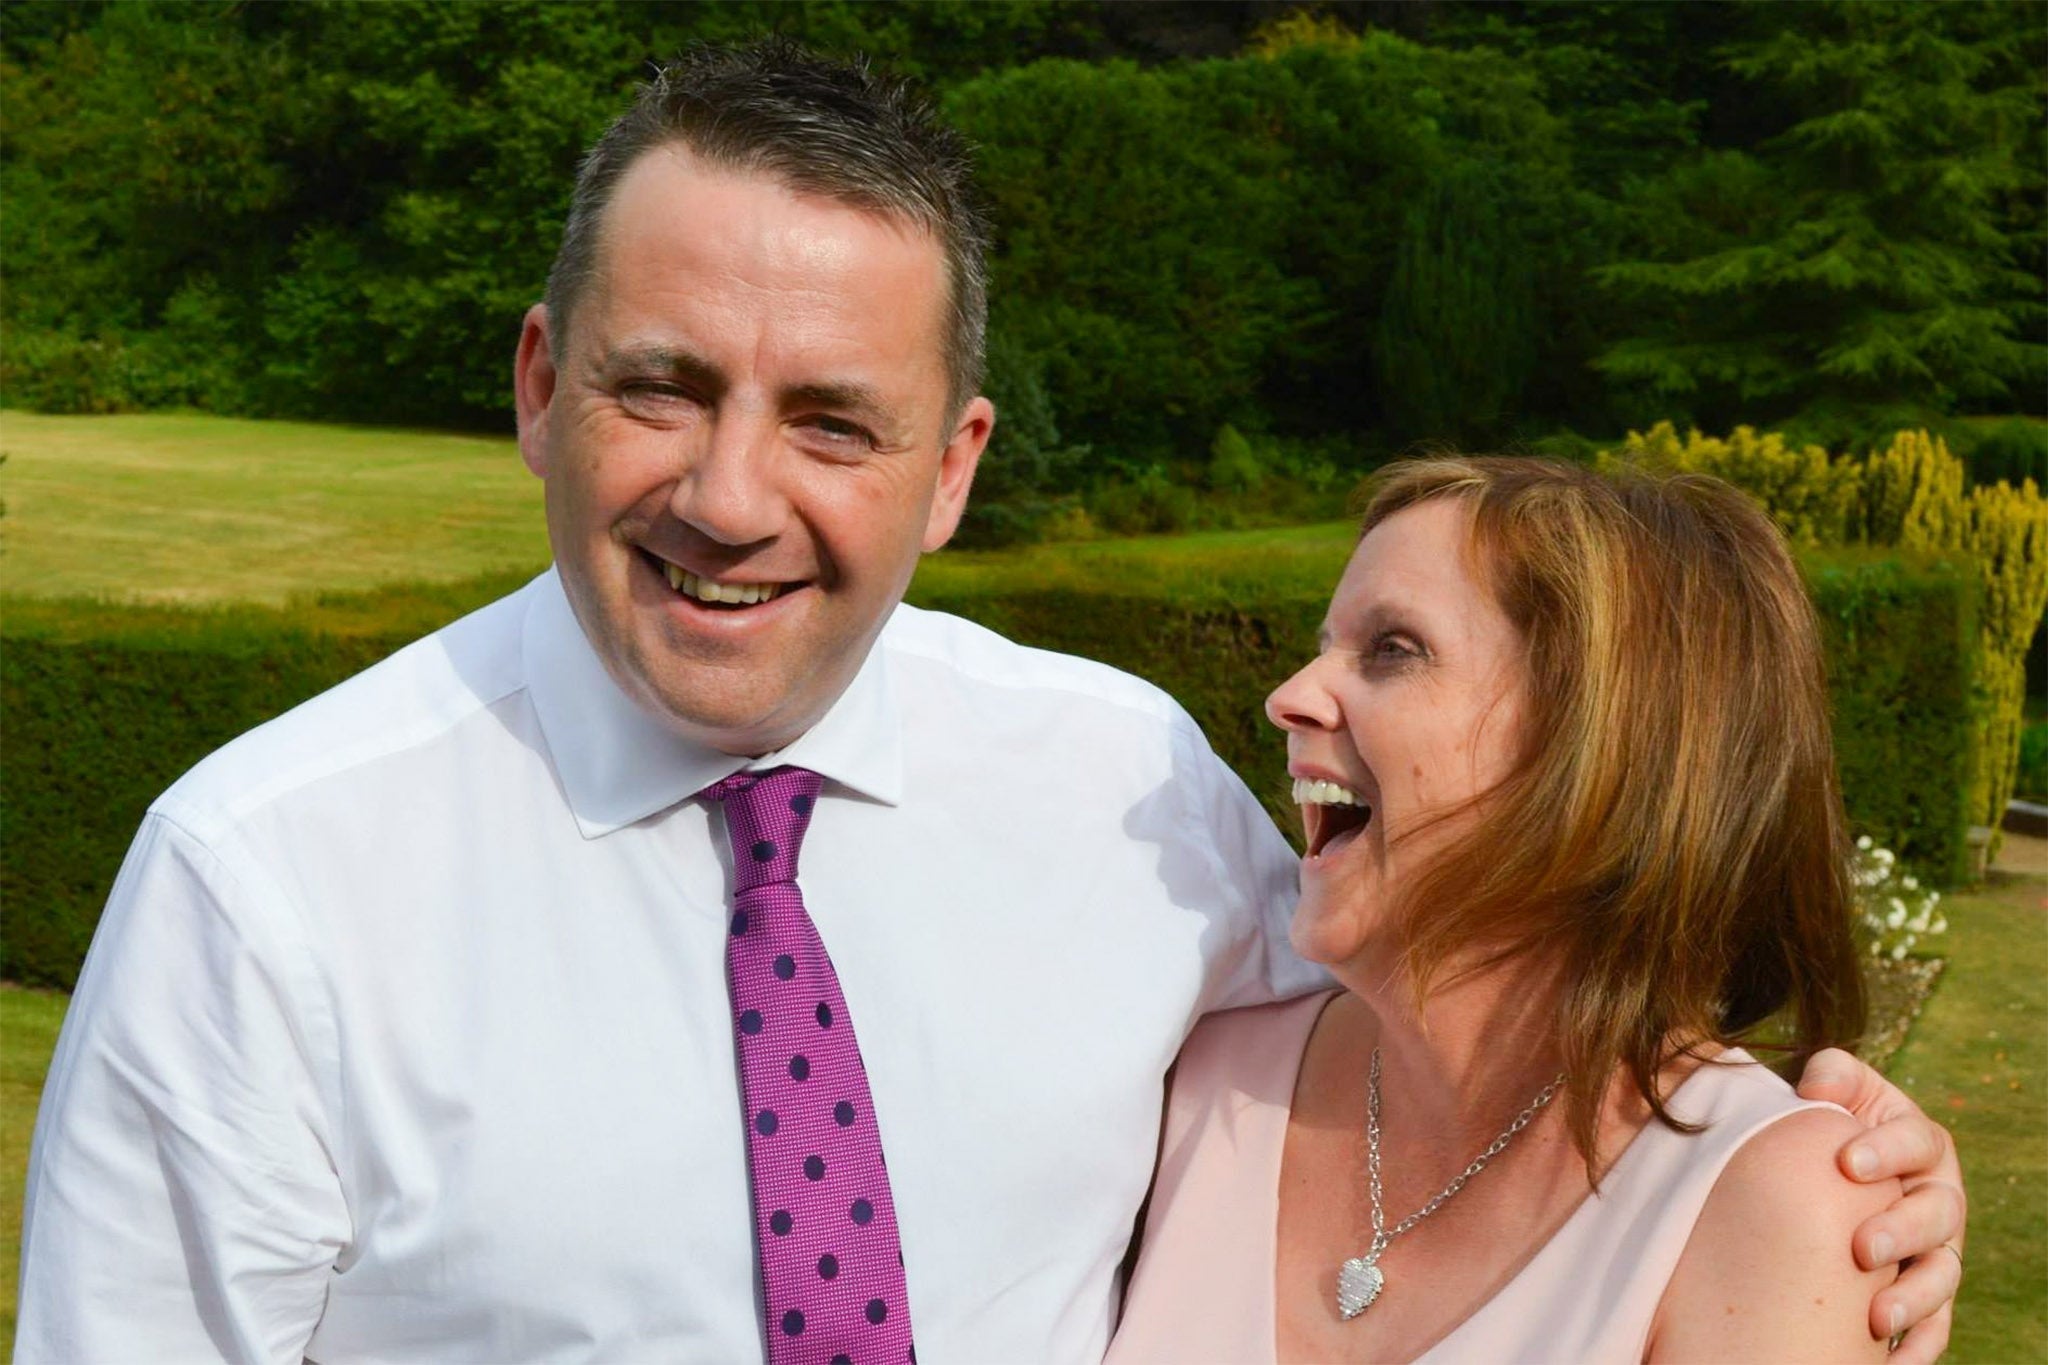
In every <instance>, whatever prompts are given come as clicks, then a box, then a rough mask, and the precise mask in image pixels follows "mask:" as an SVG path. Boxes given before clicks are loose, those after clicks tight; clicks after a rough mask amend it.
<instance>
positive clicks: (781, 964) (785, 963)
mask: <svg viewBox="0 0 2048 1365" xmlns="http://www.w3.org/2000/svg"><path fill="white" fill-rule="evenodd" d="M775 975H776V976H777V977H779V978H781V979H782V980H784V981H787V980H789V979H790V978H791V977H793V976H795V975H796V959H795V958H793V957H791V956H790V955H789V954H788V953H784V954H783V955H782V956H781V957H778V958H776V959H775Z"/></svg>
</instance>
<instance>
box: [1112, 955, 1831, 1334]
mask: <svg viewBox="0 0 2048 1365" xmlns="http://www.w3.org/2000/svg"><path fill="white" fill-rule="evenodd" d="M1329 998H1330V996H1329V993H1327V992H1326V993H1324V994H1321V995H1313V996H1307V997H1304V998H1302V999H1300V1000H1289V1001H1284V1002H1282V1003H1280V1004H1278V1005H1262V1006H1259V1007H1257V1008H1254V1009H1243V1010H1231V1011H1229V1012H1227V1013H1223V1014H1217V1015H1212V1016H1210V1017H1209V1018H1207V1019H1204V1020H1203V1021H1202V1022H1201V1024H1200V1025H1198V1026H1197V1027H1196V1029H1195V1031H1194V1033H1193V1034H1192V1035H1191V1036H1190V1037H1189V1038H1188V1041H1187V1044H1186V1046H1184V1047H1183V1048H1182V1049H1181V1054H1180V1063H1179V1067H1178V1069H1177V1070H1176V1072H1175V1075H1174V1081H1173V1093H1172V1095H1171V1096H1170V1097H1169V1099H1168V1102H1167V1117H1166V1135H1165V1143H1164V1146H1163V1147H1162V1149H1161V1153H1160V1159H1159V1176H1158V1180H1157V1183H1156V1184H1155V1185H1154V1187H1153V1193H1152V1205H1151V1209H1150V1211H1149V1212H1148V1213H1147V1214H1146V1217H1145V1234H1144V1242H1143V1249H1142V1251H1141V1253H1140V1255H1139V1259H1138V1265H1137V1269H1136V1270H1135V1271H1134V1272H1133V1273H1132V1276H1131V1283H1130V1288H1129V1291H1128V1292H1127V1294H1126V1295H1125V1299H1124V1314H1123V1320H1122V1323H1121V1324H1120V1325H1119V1326H1118V1328H1117V1334H1116V1338H1115V1340H1114V1341H1113V1342H1111V1343H1110V1349H1109V1355H1108V1358H1107V1360H1106V1361H1105V1362H1104V1365H1203V1363H1204V1362H1213V1365H1272V1362H1273V1360H1274V1340H1273V1336H1274V1316H1273V1312H1274V1310H1273V1268H1274V1264H1275V1262H1274V1225H1275V1222H1276V1219H1277V1215H1278V1212H1279V1189H1280V1158H1281V1152H1282V1148H1283V1145H1284V1143H1285V1141H1286V1137H1287V1116H1288V1109H1289V1107H1290V1105H1291V1103H1292V1100H1293V1095H1294V1082H1295V1078H1296V1076H1297V1074H1298V1073H1299V1072H1300V1070H1301V1056H1302V1052H1303V1050H1304V1049H1305V1048H1306V1047H1307V1045H1308V1036H1309V1033H1310V1031H1311V1030H1312V1029H1313V1028H1314V1026H1315V1021H1316V1016H1317V1015H1318V1014H1319V1013H1321V1011H1322V1008H1323V1005H1324V1003H1325V1002H1326V1001H1328V1000H1329ZM1724 1058H1725V1059H1726V1060H1728V1061H1731V1062H1733V1061H1741V1062H1743V1063H1746V1064H1745V1065H1733V1066H1722V1065H1715V1066H1703V1067H1701V1068H1699V1069H1698V1070H1697V1071H1695V1072H1693V1074H1692V1075H1691V1076H1689V1077H1687V1078H1686V1080H1685V1082H1684V1083H1683V1084H1682V1085H1680V1086H1679V1088H1678V1089H1677V1090H1676V1091H1675V1092H1674V1093H1673V1094H1672V1096H1671V1099H1670V1100H1669V1101H1668V1107H1669V1108H1670V1109H1671V1111H1672V1112H1673V1114H1675V1115H1677V1116H1679V1117H1681V1118H1683V1119H1685V1120H1686V1121H1688V1122H1692V1123H1700V1122H1704V1123H1706V1124H1708V1125H1709V1126H1708V1127H1707V1128H1706V1130H1705V1131H1703V1132H1700V1133H1697V1134H1693V1135H1687V1134H1684V1133H1678V1132H1674V1131H1673V1130H1671V1129H1670V1128H1667V1127H1665V1126H1664V1125H1663V1124H1661V1123H1654V1122H1653V1123H1651V1124H1650V1125H1649V1126H1648V1127H1646V1128H1644V1129H1643V1130H1642V1132H1641V1133H1640V1134H1638V1135H1637V1137H1636V1139H1635V1141H1634V1142H1632V1143H1630V1144H1629V1146H1628V1149H1627V1150H1626V1151H1624V1152H1623V1153H1622V1155H1621V1157H1620V1159H1619V1160H1617V1161H1616V1162H1615V1163H1614V1166H1613V1168H1612V1169H1611V1170H1610V1171H1609V1172H1608V1174H1607V1176H1606V1178H1605V1179H1604V1180H1602V1181H1601V1185H1600V1192H1599V1193H1598V1194H1595V1195H1589V1196H1588V1197H1587V1198H1586V1200H1585V1202H1584V1203H1582V1204H1580V1205H1579V1207H1578V1209H1577V1210H1576V1211H1575V1212H1574V1213H1573V1214H1572V1216H1571V1218H1570V1219H1569V1220H1568V1221H1566V1223H1565V1224H1564V1226H1563V1227H1562V1228H1560V1229H1558V1231H1557V1233H1556V1235H1555V1236H1553V1237H1552V1238H1551V1239H1550V1240H1549V1241H1548V1242H1546V1243H1545V1244H1544V1245H1543V1247H1542V1248H1541V1249H1540V1250H1539V1251H1538V1252H1537V1253H1536V1255H1535V1257H1534V1258H1533V1259H1532V1260H1530V1261H1529V1263H1528V1264H1527V1265H1525V1266H1524V1267H1523V1268H1522V1270H1521V1272H1520V1273H1519V1274H1517V1275H1516V1276H1515V1277H1514V1278H1513V1279H1512V1280H1510V1281H1509V1282H1508V1283H1507V1285H1506V1286H1505V1287H1504V1288H1503V1289H1502V1290H1501V1292H1500V1293H1499V1294H1497V1295H1495V1296H1494V1297H1493V1298H1492V1299H1490V1300H1488V1301H1487V1302H1486V1304H1485V1305H1484V1306H1482V1307H1481V1308H1480V1309H1479V1311H1478V1312H1476V1313H1474V1314H1473V1315H1472V1316H1471V1317H1469V1318H1467V1319H1466V1320H1465V1321H1464V1322H1463V1323H1461V1324H1459V1325H1458V1326H1457V1327H1456V1328H1454V1329H1452V1331H1451V1332H1450V1334H1449V1335H1447V1336H1445V1337H1444V1338H1442V1339H1441V1340H1440V1341H1438V1342H1437V1344H1436V1345H1435V1346H1433V1347H1431V1348H1430V1349H1429V1351H1428V1352H1426V1353H1425V1354H1424V1355H1423V1356H1421V1357H1420V1359H1421V1360H1423V1361H1427V1362H1431V1365H1449V1362H1454V1361H1456V1362H1472V1365H1508V1363H1509V1362H1531V1363H1534V1362H1544V1363H1545V1365H1553V1363H1554V1365H1563V1363H1564V1362H1570V1363H1571V1365H1594V1362H1637V1361H1641V1360H1642V1358H1643V1351H1644V1349H1645V1347H1646V1346H1647V1344H1648V1342H1649V1336H1650V1327H1651V1322H1652V1319H1653V1318H1654V1316H1655V1314H1656V1311H1657V1304H1658V1302H1659V1300H1661V1299H1662V1298H1663V1296H1664V1289H1665V1286H1666V1285H1667V1284H1668V1283H1669V1282H1670V1279H1671V1273H1672V1271H1673V1270H1674V1269H1676V1268H1677V1265H1678V1258H1679V1253H1681V1252H1682V1251H1684V1250H1685V1243H1686V1239H1687V1238H1688V1237H1690V1236H1691V1234H1692V1228H1693V1224H1694V1223H1695V1222H1696V1221H1698V1219H1699V1215H1700V1210H1701V1208H1703V1207H1704V1206H1705V1204H1706V1202H1707V1195H1708V1194H1709V1193H1710V1192H1711V1191H1712V1190H1713V1188H1714V1182H1715V1181H1716V1180H1718V1179H1719V1178H1720V1175H1721V1171H1722V1170H1723V1168H1725V1167H1726V1166H1727V1164H1728V1161H1729V1158H1731V1157H1732V1156H1734V1155H1735V1152H1736V1149H1738V1148H1739V1147H1741V1146H1742V1144H1743V1143H1745V1142H1747V1141H1748V1140H1749V1139H1750V1138H1752V1137H1754V1136H1755V1135H1756V1134H1757V1133H1758V1132H1760V1131H1761V1130H1762V1129H1764V1128H1765V1127H1767V1126H1768V1125H1770V1124H1771V1123H1773V1122H1775V1121H1776V1120H1778V1119H1781V1118H1784V1117H1785V1116H1786V1115H1788V1114H1793V1113H1797V1112H1798V1111H1799V1110H1801V1109H1811V1108H1815V1107H1821V1106H1816V1105H1814V1104H1811V1103H1808V1102H1807V1101H1804V1100H1801V1099H1799V1098H1798V1096H1796V1095H1795V1094H1794V1093H1793V1092H1792V1088H1791V1087H1790V1086H1788V1085H1786V1084H1785V1082H1783V1081H1782V1080H1779V1079H1778V1078H1777V1077H1776V1076H1775V1075H1773V1074H1771V1073H1770V1072H1769V1071H1767V1070H1766V1069H1764V1068H1763V1067H1762V1066H1760V1065H1758V1064H1756V1063H1755V1062H1753V1061H1751V1060H1750V1059H1749V1057H1748V1056H1747V1054H1745V1053H1742V1052H1740V1051H1731V1052H1728V1053H1726V1054H1724Z"/></svg>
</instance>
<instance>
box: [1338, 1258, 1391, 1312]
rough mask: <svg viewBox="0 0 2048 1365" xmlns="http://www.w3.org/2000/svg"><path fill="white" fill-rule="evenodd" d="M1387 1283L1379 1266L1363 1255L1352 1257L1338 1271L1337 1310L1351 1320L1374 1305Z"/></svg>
mask: <svg viewBox="0 0 2048 1365" xmlns="http://www.w3.org/2000/svg"><path fill="white" fill-rule="evenodd" d="M1386 1283H1387V1277H1386V1276H1384V1275H1382V1274H1380V1268H1379V1267H1378V1266H1376V1265H1374V1264H1373V1263H1372V1262H1371V1261H1368V1260H1366V1259H1365V1258H1364V1257H1362V1256H1354V1257H1352V1258H1351V1259H1350V1260H1348V1261H1346V1262H1345V1263H1344V1264H1343V1266H1342V1267H1341V1268H1340V1269H1339V1270H1338V1271H1337V1311H1339V1312H1340V1313H1342V1314H1343V1315H1344V1320H1345V1321H1346V1322H1349V1321H1350V1320H1351V1319H1353V1318H1355V1317H1357V1316H1358V1315H1359V1314H1360V1313H1363V1312H1364V1311H1365V1310H1366V1309H1368V1308H1370V1307H1372V1301H1373V1300H1374V1299H1376V1298H1378V1297H1379V1296H1380V1290H1381V1289H1382V1288H1383V1287H1384V1286H1385V1285H1386Z"/></svg>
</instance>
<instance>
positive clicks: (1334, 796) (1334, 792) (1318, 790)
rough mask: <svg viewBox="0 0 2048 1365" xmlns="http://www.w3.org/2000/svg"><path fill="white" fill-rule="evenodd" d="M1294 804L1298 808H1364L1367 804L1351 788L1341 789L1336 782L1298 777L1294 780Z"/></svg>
mask: <svg viewBox="0 0 2048 1365" xmlns="http://www.w3.org/2000/svg"><path fill="white" fill-rule="evenodd" d="M1294 804H1295V805H1297V806H1362V805H1364V804H1365V799H1364V798H1363V797H1361V796H1360V795H1359V794H1358V793H1357V792H1354V791H1352V790H1351V789H1350V788H1349V787H1340V786H1338V785H1337V784H1336V783H1335V782H1324V781H1321V780H1311V779H1309V778H1305V777H1297V778H1295V779H1294Z"/></svg>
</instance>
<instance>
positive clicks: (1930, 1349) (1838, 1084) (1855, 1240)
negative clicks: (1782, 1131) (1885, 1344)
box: [1799, 1048, 1966, 1365]
mask: <svg viewBox="0 0 2048 1365" xmlns="http://www.w3.org/2000/svg"><path fill="white" fill-rule="evenodd" d="M1799 1094H1800V1097H1801V1098H1802V1099H1809V1100H1827V1101H1829V1102H1831V1103H1834V1104H1839V1105H1841V1106H1842V1107H1843V1108H1844V1109H1846V1110H1848V1111H1849V1112H1850V1113H1852V1114H1854V1115H1855V1116H1856V1117H1857V1118H1859V1119H1861V1120H1863V1122H1864V1123H1865V1124H1866V1125H1868V1126H1867V1129H1866V1131H1865V1132H1863V1133H1862V1134H1860V1135H1858V1136H1857V1137H1855V1138H1854V1139H1852V1140H1851V1141H1850V1142H1849V1143H1848V1144H1847V1145H1846V1146H1844V1147H1843V1148H1842V1150H1841V1151H1840V1152H1838V1153H1836V1155H1835V1160H1836V1161H1837V1162H1838V1163H1839V1164H1840V1165H1841V1168H1842V1171H1843V1173H1844V1174H1845V1175H1847V1176H1848V1177H1849V1178H1850V1179H1851V1180H1866V1181H1867V1180H1883V1179H1887V1178H1889V1177H1891V1176H1897V1177H1898V1178H1899V1179H1900V1181H1901V1182H1903V1184H1904V1186H1905V1194H1904V1196H1903V1197H1902V1198H1900V1200H1899V1202H1898V1203H1896V1204H1894V1205H1892V1206H1891V1207H1890V1208H1888V1209H1886V1210H1885V1211H1884V1212H1883V1213H1880V1214H1877V1215H1876V1216H1874V1217H1871V1218H1867V1219H1865V1220H1864V1221H1863V1224H1862V1226H1860V1227H1858V1228H1857V1229H1856V1231H1855V1233H1854V1234H1852V1236H1851V1238H1850V1246H1851V1248H1852V1250H1853V1251H1854V1252H1855V1256H1856V1263H1857V1264H1858V1265H1860V1266H1862V1267H1863V1268H1864V1269H1866V1270H1875V1269H1876V1268H1877V1267H1879V1266H1881V1265H1888V1264H1890V1263H1892V1262H1893V1261H1899V1262H1903V1265H1902V1266H1901V1269H1900V1274H1899V1278H1898V1279H1897V1281H1895V1282H1894V1283H1893V1284H1892V1285H1891V1287H1890V1288H1888V1289H1885V1290H1884V1291H1882V1292H1881V1293H1879V1294H1878V1296H1877V1297H1876V1298H1875V1299H1872V1300H1871V1303H1870V1334H1871V1335H1872V1336H1874V1337H1887V1336H1896V1335H1897V1334H1898V1333H1900V1332H1902V1331H1903V1332H1905V1333H1906V1338H1905V1340H1904V1341H1902V1342H1900V1343H1899V1347H1898V1349H1897V1350H1896V1351H1895V1352H1893V1353H1892V1359H1893V1360H1895V1361H1899V1362H1902V1365H1933V1361H1934V1359H1935V1357H1937V1356H1939V1355H1940V1354H1941V1353H1942V1351H1943V1350H1944V1349H1945V1348H1946V1347H1947V1346H1948V1332H1949V1323H1950V1320H1951V1318H1952V1317H1953V1315H1954V1311H1955V1296H1956V1286H1957V1285H1959V1284H1960V1283H1962V1278H1963V1253H1962V1247H1963V1216H1964V1213H1965V1210H1966V1203H1965V1197H1964V1194H1963V1168H1962V1165H1961V1164H1960V1163H1959V1162H1958V1161H1957V1160H1956V1145H1955V1141H1954V1140H1953V1139H1952V1138H1950V1137H1949V1134H1948V1130H1947V1129H1946V1128H1943V1127H1942V1126H1941V1125H1940V1124H1938V1123H1936V1122H1935V1121H1934V1120H1933V1119H1930V1118H1928V1117H1927V1115H1925V1114H1923V1113H1921V1112H1920V1108H1919V1106H1918V1105H1916V1104H1914V1103H1913V1101H1911V1100H1909V1099H1907V1098H1906V1097H1905V1095H1904V1094H1903V1093H1901V1092H1900V1090H1899V1088H1898V1087H1897V1086H1895V1085H1893V1084H1892V1083H1891V1082H1889V1081H1887V1080H1886V1079H1885V1078H1884V1077H1882V1076H1880V1075H1878V1074H1877V1073H1876V1072H1875V1071H1873V1070H1871V1069H1870V1068H1869V1067H1868V1066H1865V1065H1864V1064H1863V1063H1862V1062H1860V1061H1858V1060H1856V1058H1854V1057H1852V1056H1850V1055H1849V1054H1848V1053H1846V1052H1842V1051H1839V1050H1837V1049H1834V1048H1830V1049H1828V1050H1827V1051H1824V1052H1817V1053H1815V1054H1814V1055H1813V1057H1812V1058H1811V1059H1810V1060H1809V1061H1808V1062H1807V1064H1806V1074H1805V1075H1803V1076H1801V1077H1800V1078H1799ZM1951 1253H1953V1254H1951Z"/></svg>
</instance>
